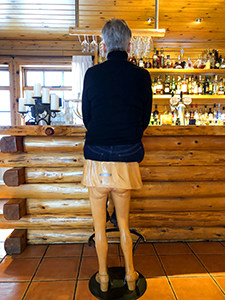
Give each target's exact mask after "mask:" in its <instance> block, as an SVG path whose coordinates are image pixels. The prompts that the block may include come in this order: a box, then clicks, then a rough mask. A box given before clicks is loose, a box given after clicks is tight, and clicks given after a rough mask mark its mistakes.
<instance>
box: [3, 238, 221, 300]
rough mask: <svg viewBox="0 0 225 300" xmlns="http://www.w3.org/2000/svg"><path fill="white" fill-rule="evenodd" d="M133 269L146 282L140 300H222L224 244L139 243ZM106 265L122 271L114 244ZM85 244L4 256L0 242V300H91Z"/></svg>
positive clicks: (91, 256)
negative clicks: (117, 267)
mask: <svg viewBox="0 0 225 300" xmlns="http://www.w3.org/2000/svg"><path fill="white" fill-rule="evenodd" d="M134 263H135V268H136V269H137V270H138V271H139V272H141V273H142V274H143V275H144V276H145V278H146V281H147V290H146V292H145V294H144V295H143V296H142V297H141V298H139V299H141V300H156V299H157V300H167V299H168V300H173V299H178V300H220V299H221V300H222V299H224V300H225V242H188V243H185V242H170V243H159V242H158V243H146V244H140V245H139V246H138V248H137V249H136V252H135V255H134ZM108 265H109V266H123V265H124V258H123V255H122V252H121V249H120V246H119V245H118V244H109V256H108ZM97 267H98V263H97V257H96V253H95V249H94V248H93V247H89V246H88V245H87V244H63V245H29V246H27V248H26V249H25V251H24V252H23V253H22V254H21V255H13V256H9V255H7V256H6V255H5V252H4V247H3V242H0V300H9V299H10V300H22V299H23V300H74V299H75V300H89V299H90V300H92V299H96V298H95V297H94V296H92V294H91V293H90V291H89V288H88V282H89V278H90V277H91V276H92V275H93V274H94V273H95V272H96V271H97Z"/></svg>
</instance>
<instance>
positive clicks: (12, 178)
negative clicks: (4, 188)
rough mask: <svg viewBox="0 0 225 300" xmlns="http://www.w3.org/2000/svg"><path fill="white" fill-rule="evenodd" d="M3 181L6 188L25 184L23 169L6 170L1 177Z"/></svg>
mask: <svg viewBox="0 0 225 300" xmlns="http://www.w3.org/2000/svg"><path fill="white" fill-rule="evenodd" d="M3 181H4V183H5V184H6V185H8V186H19V185H21V184H23V183H25V169H24V168H13V169H9V170H6V171H5V173H4V175H3Z"/></svg>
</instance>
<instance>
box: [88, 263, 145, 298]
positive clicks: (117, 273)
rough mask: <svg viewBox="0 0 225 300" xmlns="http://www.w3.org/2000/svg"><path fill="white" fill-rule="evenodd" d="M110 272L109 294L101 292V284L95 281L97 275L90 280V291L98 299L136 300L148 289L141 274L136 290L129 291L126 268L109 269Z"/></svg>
mask: <svg viewBox="0 0 225 300" xmlns="http://www.w3.org/2000/svg"><path fill="white" fill-rule="evenodd" d="M108 272H109V278H110V283H109V289H108V291H107V292H102V291H101V290H100V284H99V283H98V282H97V281H96V280H95V275H96V274H97V272H96V273H95V274H94V275H93V276H92V277H91V278H90V280H89V289H90V291H91V293H92V294H93V295H94V296H95V297H96V298H98V299H104V300H134V299H138V298H140V297H141V296H142V295H143V294H144V292H145V290H146V287H147V283H146V280H145V278H144V276H143V275H142V274H140V273H139V278H138V280H137V283H136V289H135V290H134V291H132V292H131V291H129V290H128V287H127V284H126V282H125V281H124V278H125V268H123V267H112V268H109V269H108Z"/></svg>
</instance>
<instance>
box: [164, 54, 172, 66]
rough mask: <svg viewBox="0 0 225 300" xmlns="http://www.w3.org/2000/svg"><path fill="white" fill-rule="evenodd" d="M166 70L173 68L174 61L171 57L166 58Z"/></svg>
mask: <svg viewBox="0 0 225 300" xmlns="http://www.w3.org/2000/svg"><path fill="white" fill-rule="evenodd" d="M165 68H167V69H171V68H173V64H172V61H171V59H170V55H167V56H166V62H165Z"/></svg>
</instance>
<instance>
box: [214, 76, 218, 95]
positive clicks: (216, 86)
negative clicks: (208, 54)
mask: <svg viewBox="0 0 225 300" xmlns="http://www.w3.org/2000/svg"><path fill="white" fill-rule="evenodd" d="M217 92H218V79H217V75H215V76H214V80H213V95H217Z"/></svg>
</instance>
